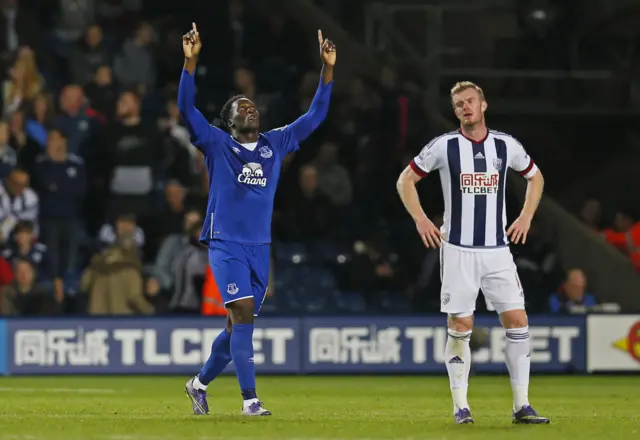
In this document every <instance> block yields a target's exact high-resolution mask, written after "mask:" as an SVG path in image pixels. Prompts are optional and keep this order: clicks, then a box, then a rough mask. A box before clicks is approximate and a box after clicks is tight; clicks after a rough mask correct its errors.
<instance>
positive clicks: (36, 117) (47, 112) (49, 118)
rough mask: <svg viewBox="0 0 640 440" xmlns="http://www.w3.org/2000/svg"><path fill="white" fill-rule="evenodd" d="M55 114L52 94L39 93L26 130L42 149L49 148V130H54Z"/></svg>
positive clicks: (26, 124)
mask: <svg viewBox="0 0 640 440" xmlns="http://www.w3.org/2000/svg"><path fill="white" fill-rule="evenodd" d="M54 112H55V108H54V106H53V98H52V97H51V95H50V94H48V93H39V94H38V95H36V97H35V98H33V103H32V105H31V109H30V111H29V114H28V119H27V122H26V123H25V124H24V128H25V131H26V133H27V136H28V137H29V138H31V139H33V140H34V141H36V142H37V143H38V145H40V147H41V148H45V147H46V146H47V137H48V136H49V129H51V128H52V124H53V118H54Z"/></svg>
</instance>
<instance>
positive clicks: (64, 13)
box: [54, 0, 96, 57]
mask: <svg viewBox="0 0 640 440" xmlns="http://www.w3.org/2000/svg"><path fill="white" fill-rule="evenodd" d="M95 20H96V0H58V11H57V17H56V26H55V29H54V36H55V39H56V43H57V49H58V54H59V55H60V56H63V57H66V56H68V55H69V54H70V53H71V50H72V48H73V44H74V43H76V42H77V41H78V40H80V38H82V34H83V33H84V30H85V29H87V28H88V27H89V26H91V25H92V24H93V23H94V22H95Z"/></svg>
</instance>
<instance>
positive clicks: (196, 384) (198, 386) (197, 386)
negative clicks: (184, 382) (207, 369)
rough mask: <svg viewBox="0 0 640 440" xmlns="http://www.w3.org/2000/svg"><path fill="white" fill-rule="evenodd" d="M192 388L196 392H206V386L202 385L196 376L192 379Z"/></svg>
mask: <svg viewBox="0 0 640 440" xmlns="http://www.w3.org/2000/svg"><path fill="white" fill-rule="evenodd" d="M193 387H194V388H195V389H196V390H202V391H207V386H206V385H203V384H202V383H201V382H200V378H199V377H198V376H196V377H195V378H194V379H193Z"/></svg>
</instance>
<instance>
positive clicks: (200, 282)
mask: <svg viewBox="0 0 640 440" xmlns="http://www.w3.org/2000/svg"><path fill="white" fill-rule="evenodd" d="M201 231H202V227H201V224H200V222H198V223H196V224H193V225H191V227H190V228H189V230H188V231H187V240H186V241H185V242H183V244H182V246H181V248H180V251H179V252H178V253H177V255H176V257H175V259H174V260H173V261H172V262H171V275H172V277H173V295H172V297H171V301H170V302H169V310H170V311H171V312H172V313H193V314H198V315H199V314H200V304H201V300H202V288H203V286H204V278H205V272H206V269H207V266H208V264H209V252H208V249H207V248H206V247H205V246H203V245H202V244H201V243H200V232H201Z"/></svg>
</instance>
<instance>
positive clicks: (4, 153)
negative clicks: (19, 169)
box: [0, 121, 18, 179]
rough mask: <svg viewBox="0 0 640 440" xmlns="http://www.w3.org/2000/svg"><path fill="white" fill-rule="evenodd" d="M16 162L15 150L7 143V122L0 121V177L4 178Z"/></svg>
mask: <svg viewBox="0 0 640 440" xmlns="http://www.w3.org/2000/svg"><path fill="white" fill-rule="evenodd" d="M17 164H18V156H17V155H16V150H14V149H13V148H12V147H11V145H9V124H7V123H6V122H5V121H0V179H4V178H6V177H7V176H8V175H9V173H10V172H11V170H12V169H14V168H15V166H16V165H17Z"/></svg>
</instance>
